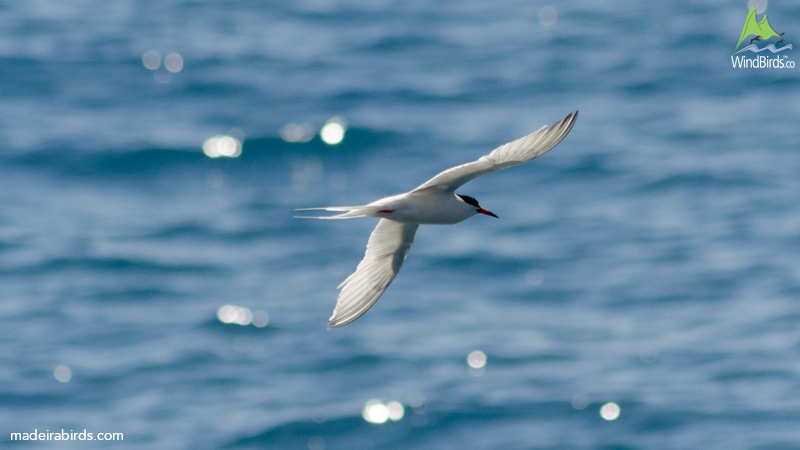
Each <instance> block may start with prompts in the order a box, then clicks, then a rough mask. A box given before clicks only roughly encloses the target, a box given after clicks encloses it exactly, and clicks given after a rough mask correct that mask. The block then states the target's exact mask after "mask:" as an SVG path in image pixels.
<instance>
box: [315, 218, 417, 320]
mask: <svg viewBox="0 0 800 450" xmlns="http://www.w3.org/2000/svg"><path fill="white" fill-rule="evenodd" d="M418 227H419V225H418V224H407V223H400V222H395V221H393V220H388V219H381V220H380V222H378V225H377V226H376V227H375V230H373V231H372V234H371V235H370V236H369V242H368V243H367V251H366V253H365V254H364V259H362V260H361V262H360V263H358V267H356V271H355V272H353V273H352V274H351V275H350V276H349V277H347V279H345V280H344V281H343V282H342V284H340V285H339V289H341V291H340V292H339V298H338V299H337V300H336V308H334V310H333V315H332V316H331V318H330V321H329V322H328V328H329V329H331V328H337V327H340V326H342V325H346V324H348V323H350V322H352V321H354V320H356V319H358V318H359V317H361V315H362V314H364V313H365V312H367V310H368V309H369V308H370V307H371V306H372V305H374V304H375V302H376V301H378V299H379V298H380V297H381V295H383V291H385V290H386V288H387V287H388V286H389V283H391V282H392V280H394V277H395V276H396V275H397V272H399V271H400V267H401V266H402V265H403V261H405V259H406V256H408V251H409V250H411V244H413V243H414V235H415V234H416V232H417V228H418Z"/></svg>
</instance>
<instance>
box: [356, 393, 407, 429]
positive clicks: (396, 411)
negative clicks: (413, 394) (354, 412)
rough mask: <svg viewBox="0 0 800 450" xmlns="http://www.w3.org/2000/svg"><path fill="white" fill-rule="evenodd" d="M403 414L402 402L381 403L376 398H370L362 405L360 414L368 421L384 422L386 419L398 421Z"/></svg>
mask: <svg viewBox="0 0 800 450" xmlns="http://www.w3.org/2000/svg"><path fill="white" fill-rule="evenodd" d="M404 415H405V408H404V407H403V404H402V403H400V402H398V401H394V400H392V401H390V402H387V403H383V402H382V401H380V400H378V399H372V400H370V401H368V402H367V404H366V405H364V409H363V410H362V411H361V416H362V417H363V418H364V420H366V421H367V422H369V423H376V424H381V423H386V422H387V421H388V420H392V421H398V420H401V419H402V418H403V416H404Z"/></svg>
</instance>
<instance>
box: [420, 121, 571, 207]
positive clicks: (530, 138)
mask: <svg viewBox="0 0 800 450" xmlns="http://www.w3.org/2000/svg"><path fill="white" fill-rule="evenodd" d="M577 118H578V111H575V113H574V114H573V113H570V114H569V115H567V117H565V118H564V119H563V120H561V121H559V122H556V123H555V124H554V125H553V126H552V127H550V128H547V126H544V127H542V128H540V129H538V130H537V131H535V132H533V133H531V134H529V135H527V136H523V137H521V138H519V139H517V140H515V141H511V142H509V143H507V144H503V145H501V146H499V147H497V148H496V149H494V150H492V152H491V153H489V154H488V155H484V156H481V157H480V158H479V159H478V160H477V161H472V162H469V163H466V164H462V165H460V166H456V167H452V168H450V169H447V170H445V171H443V172H441V173H439V174H438V175H436V176H435V177H433V178H431V179H430V180H428V181H426V182H425V183H423V184H422V185H420V186H419V187H417V188H416V189H414V190H413V191H411V192H418V191H422V190H426V189H438V190H441V191H444V192H455V190H456V189H458V188H459V187H461V186H462V185H463V184H464V183H466V182H467V181H470V180H472V179H475V178H478V177H479V176H481V175H486V174H487V173H492V172H496V171H498V170H502V169H505V168H508V167H511V166H517V165H520V164H524V163H526V162H528V161H530V160H532V159H534V158H536V157H537V156H541V155H543V154H544V153H546V152H547V151H548V150H550V149H551V148H553V147H555V146H556V145H558V143H559V142H561V140H562V139H564V137H565V136H566V135H567V134H568V133H569V132H570V130H571V129H572V126H573V125H574V124H575V120H576V119H577Z"/></svg>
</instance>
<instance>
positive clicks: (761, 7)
mask: <svg viewBox="0 0 800 450" xmlns="http://www.w3.org/2000/svg"><path fill="white" fill-rule="evenodd" d="M748 6H749V11H748V13H747V18H746V19H745V21H744V27H742V34H741V35H740V36H739V42H738V43H737V44H736V48H735V49H734V50H736V52H735V53H734V54H733V55H731V64H732V65H733V68H734V69H794V68H795V63H794V61H792V60H791V59H789V56H788V55H787V53H789V52H790V51H791V50H792V44H788V43H786V39H784V37H783V35H784V34H785V33H784V32H781V33H778V32H777V31H775V29H774V28H772V26H771V25H770V24H769V19H767V15H766V10H767V0H750V1H749V2H748ZM758 14H763V16H762V18H761V20H760V21H759V20H758V19H757V15H758ZM745 41H748V44H747V46H745V47H743V48H742V49H741V50H739V47H741V46H742V44H744V42H745ZM759 43H762V44H764V45H763V47H759V46H758V44H759ZM767 50H769V52H770V53H771V54H770V55H766V54H764V55H759V53H761V52H763V51H767ZM748 52H750V53H752V54H748Z"/></svg>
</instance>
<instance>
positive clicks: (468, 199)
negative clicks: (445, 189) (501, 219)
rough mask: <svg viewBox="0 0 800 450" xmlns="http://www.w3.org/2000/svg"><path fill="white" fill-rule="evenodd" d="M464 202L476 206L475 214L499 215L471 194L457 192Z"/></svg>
mask: <svg viewBox="0 0 800 450" xmlns="http://www.w3.org/2000/svg"><path fill="white" fill-rule="evenodd" d="M456 195H457V196H458V197H459V198H460V199H461V200H463V201H464V203H466V204H468V205H470V206H474V207H475V214H485V215H487V216H492V217H497V215H496V214H495V213H493V212H491V211H489V210H488V209H486V208H483V207H482V206H481V205H479V204H478V201H477V200H475V198H474V197H470V196H469V195H461V194H456Z"/></svg>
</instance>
